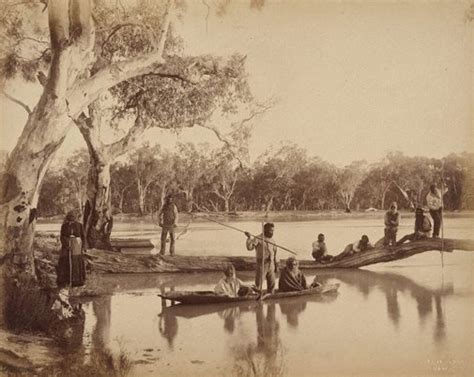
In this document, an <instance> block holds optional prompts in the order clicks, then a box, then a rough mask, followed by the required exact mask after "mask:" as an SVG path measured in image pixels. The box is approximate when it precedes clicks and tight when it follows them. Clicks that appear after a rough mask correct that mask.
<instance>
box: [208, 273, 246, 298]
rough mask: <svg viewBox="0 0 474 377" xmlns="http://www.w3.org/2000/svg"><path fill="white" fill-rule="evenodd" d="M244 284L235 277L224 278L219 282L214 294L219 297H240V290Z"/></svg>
mask: <svg viewBox="0 0 474 377" xmlns="http://www.w3.org/2000/svg"><path fill="white" fill-rule="evenodd" d="M242 285H243V283H242V281H241V280H240V279H237V278H235V277H233V278H229V277H223V278H222V279H221V280H219V283H217V285H216V287H215V288H214V292H215V293H216V294H218V295H224V296H229V297H237V296H238V295H239V289H240V287H242Z"/></svg>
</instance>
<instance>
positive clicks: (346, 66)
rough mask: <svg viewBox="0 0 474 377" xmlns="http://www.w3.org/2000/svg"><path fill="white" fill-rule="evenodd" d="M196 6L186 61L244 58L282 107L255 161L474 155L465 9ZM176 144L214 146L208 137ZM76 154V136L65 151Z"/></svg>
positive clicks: (9, 116) (168, 138) (425, 5)
mask: <svg viewBox="0 0 474 377" xmlns="http://www.w3.org/2000/svg"><path fill="white" fill-rule="evenodd" d="M188 3H189V6H188V10H187V13H186V15H185V17H184V19H183V23H181V24H180V25H179V29H178V30H179V32H180V34H181V35H182V37H183V38H184V40H185V43H186V54H205V53H212V54H217V55H222V56H225V55H229V54H232V53H234V52H238V53H241V54H244V55H246V56H247V60H246V61H247V67H248V73H249V80H250V83H251V86H252V88H253V91H254V94H255V95H256V97H257V98H259V99H260V100H265V99H267V98H270V97H274V98H277V99H278V102H277V104H276V105H275V106H274V107H273V109H271V110H269V111H268V112H267V113H266V114H265V115H264V116H263V117H262V118H260V119H259V121H258V122H257V124H256V125H255V130H254V134H253V139H252V142H251V148H250V152H251V157H252V159H255V158H256V156H258V155H259V154H260V153H262V152H263V151H264V150H265V149H267V148H268V147H269V146H271V145H277V144H278V143H279V142H281V141H291V142H294V143H296V144H298V145H299V146H301V147H304V148H306V149H307V150H308V152H309V154H310V155H318V156H320V157H321V158H323V159H325V160H327V161H329V162H332V163H335V164H337V165H340V166H341V165H344V164H347V163H350V162H351V161H352V160H360V159H366V160H368V161H369V162H374V161H377V160H379V159H381V158H382V157H383V156H384V155H385V154H386V152H388V151H393V150H400V151H402V152H404V153H405V154H407V155H425V156H429V157H442V156H445V155H447V154H449V153H451V152H462V151H473V150H474V149H473V136H474V131H473V130H474V126H473V123H474V122H473V119H474V117H473V115H474V114H473V107H474V97H473V90H474V78H473V76H474V75H473V47H474V45H473V30H474V23H467V22H466V20H465V11H466V9H467V8H468V6H469V3H468V2H461V1H446V2H425V1H407V2H393V3H391V2H387V1H384V2H374V1H372V2H368V1H358V2H343V1H338V2H335V1H327V2H322V1H293V2H290V1H267V2H266V5H265V6H264V7H263V9H262V10H260V11H255V10H250V9H249V7H248V2H247V1H234V2H232V3H231V5H230V7H229V9H228V11H227V14H226V15H225V16H224V17H217V16H216V15H215V14H214V12H212V11H211V13H210V15H209V17H208V20H207V22H206V14H207V8H206V6H205V5H204V3H203V2H201V1H197V0H196V1H189V2H188ZM17 87H18V86H17ZM30 93H31V89H28V96H30V97H31V94H30ZM20 94H22V93H20ZM1 101H2V102H0V105H1V108H2V114H1V122H2V127H4V128H5V127H6V128H7V129H8V135H9V137H7V138H3V137H2V140H1V146H0V147H1V148H2V149H7V150H9V149H11V148H12V147H13V145H14V143H15V141H16V138H17V137H18V135H19V132H20V129H21V127H18V126H22V125H23V123H24V114H22V112H21V111H22V110H21V109H20V108H17V107H16V105H13V104H10V103H8V104H7V102H5V101H4V100H3V99H2V100H1ZM21 119H23V121H21ZM15 120H16V121H15ZM146 139H147V140H151V141H153V140H155V141H156V142H160V143H162V144H164V146H172V145H174V143H175V141H176V136H174V135H169V132H167V131H153V132H152V133H150V134H149V135H147V137H146ZM180 140H183V141H210V142H216V141H215V138H214V137H213V136H212V135H211V134H210V133H209V132H206V131H205V130H202V129H195V130H185V131H183V132H182V133H181V135H180ZM78 145H81V146H82V145H84V144H83V142H82V140H81V136H80V134H79V133H78V132H77V131H76V130H74V132H72V133H71V134H70V135H69V136H68V139H67V140H66V142H65V144H64V146H63V148H62V150H61V151H60V154H63V155H64V154H68V153H70V151H71V150H72V149H74V148H76V147H77V146H78Z"/></svg>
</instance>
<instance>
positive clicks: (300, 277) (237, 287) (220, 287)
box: [214, 257, 321, 297]
mask: <svg viewBox="0 0 474 377" xmlns="http://www.w3.org/2000/svg"><path fill="white" fill-rule="evenodd" d="M320 285H321V284H320V283H318V282H317V281H316V277H315V278H314V281H313V283H311V284H310V285H308V283H307V282H306V277H305V276H304V274H303V272H301V270H300V269H299V267H298V261H297V260H296V258H295V257H290V258H288V259H287V260H286V266H285V267H284V268H283V270H281V271H280V279H279V280H278V292H292V291H302V290H304V289H308V288H315V287H319V286H320ZM214 293H216V294H218V295H223V296H228V297H239V296H247V295H249V294H253V293H259V289H258V288H257V287H255V286H250V285H245V284H244V283H243V282H242V281H241V280H240V279H239V278H237V276H236V274H235V268H234V266H233V265H228V266H227V267H226V268H225V269H224V276H223V277H222V279H221V280H219V282H218V283H217V285H216V286H215V288H214Z"/></svg>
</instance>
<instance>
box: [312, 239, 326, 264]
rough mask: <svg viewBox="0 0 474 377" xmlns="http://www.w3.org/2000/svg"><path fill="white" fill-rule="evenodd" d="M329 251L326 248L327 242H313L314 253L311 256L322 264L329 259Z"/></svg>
mask: <svg viewBox="0 0 474 377" xmlns="http://www.w3.org/2000/svg"><path fill="white" fill-rule="evenodd" d="M327 252H328V249H327V247H326V243H325V242H320V241H315V242H313V252H312V253H311V255H312V256H313V258H314V260H315V261H316V262H321V261H322V260H325V259H328V258H325V257H328V255H327Z"/></svg>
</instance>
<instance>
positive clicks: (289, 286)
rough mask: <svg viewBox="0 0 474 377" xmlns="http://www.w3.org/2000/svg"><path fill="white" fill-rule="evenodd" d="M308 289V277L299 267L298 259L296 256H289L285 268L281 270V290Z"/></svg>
mask: <svg viewBox="0 0 474 377" xmlns="http://www.w3.org/2000/svg"><path fill="white" fill-rule="evenodd" d="M304 289H308V284H306V277H305V276H304V274H303V273H302V272H301V270H300V269H299V268H298V261H297V260H296V258H295V257H289V258H288V259H287V260H286V266H285V268H284V269H283V270H282V271H281V272H280V279H279V280H278V291H279V292H292V291H302V290H304Z"/></svg>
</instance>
